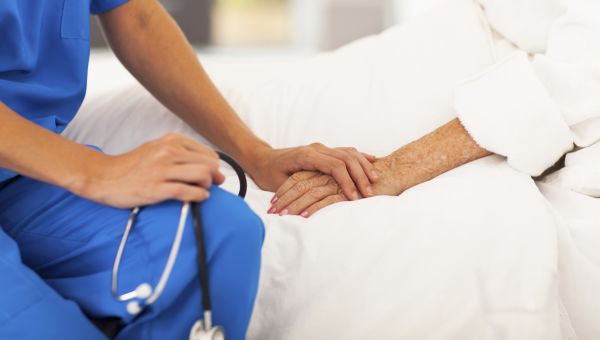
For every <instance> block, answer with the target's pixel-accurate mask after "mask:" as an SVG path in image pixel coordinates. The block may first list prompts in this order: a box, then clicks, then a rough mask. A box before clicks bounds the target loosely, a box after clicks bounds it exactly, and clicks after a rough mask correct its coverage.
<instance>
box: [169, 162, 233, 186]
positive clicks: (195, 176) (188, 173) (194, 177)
mask: <svg viewBox="0 0 600 340" xmlns="http://www.w3.org/2000/svg"><path fill="white" fill-rule="evenodd" d="M164 175H165V179H166V180H168V181H171V182H182V183H191V184H196V185H199V186H201V187H203V188H206V189H209V188H210V187H211V185H212V184H213V183H215V184H222V183H223V181H224V180H225V176H224V175H223V174H222V173H221V172H220V171H219V170H218V169H216V168H211V167H209V166H206V165H202V164H183V165H176V166H173V167H171V168H169V169H168V170H166V171H165V174H164Z"/></svg>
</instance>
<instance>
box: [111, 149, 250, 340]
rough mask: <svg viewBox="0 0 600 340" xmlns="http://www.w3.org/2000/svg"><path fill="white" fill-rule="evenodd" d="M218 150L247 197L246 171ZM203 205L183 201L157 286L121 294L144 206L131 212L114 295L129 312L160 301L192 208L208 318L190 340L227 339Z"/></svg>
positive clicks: (115, 268) (115, 266)
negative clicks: (215, 316)
mask: <svg viewBox="0 0 600 340" xmlns="http://www.w3.org/2000/svg"><path fill="white" fill-rule="evenodd" d="M217 153H218V154H219V157H220V158H221V160H223V161H225V162H226V163H228V164H229V165H230V166H231V167H232V168H233V169H234V170H235V173H236V174H237V176H238V178H239V181H240V191H239V193H238V195H239V196H240V197H242V198H244V197H245V196H246V190H247V187H248V184H247V182H246V175H245V174H244V170H243V169H242V168H241V167H240V166H239V165H238V164H237V163H236V162H235V161H234V160H233V159H232V158H231V157H229V156H227V155H225V154H223V153H221V152H217ZM199 205H200V204H199V203H190V202H184V203H183V204H182V206H181V214H180V216H179V223H178V225H177V230H176V232H175V239H174V240H173V244H172V245H171V250H170V251H169V257H168V258H167V263H166V264H165V267H164V269H163V272H162V274H161V276H160V279H159V280H158V284H157V285H156V287H154V288H152V286H151V285H150V284H149V283H146V282H144V283H141V284H140V285H138V286H137V288H136V289H135V290H133V291H130V292H127V293H124V294H119V293H118V277H119V267H120V264H121V259H122V257H123V252H124V250H125V244H126V243H127V239H128V238H129V234H130V233H131V230H132V229H133V226H134V225H135V221H136V220H137V217H138V215H139V213H140V211H141V208H139V207H137V208H135V209H133V210H132V211H131V215H130V216H129V219H128V221H127V225H126V226H125V231H124V232H123V237H122V238H121V243H120V244H119V249H118V250H117V256H116V257H115V262H114V264H113V269H112V295H113V296H114V297H115V299H117V301H121V302H128V303H127V312H128V313H129V314H131V315H138V314H139V313H141V312H142V311H143V310H144V308H145V307H148V306H150V305H151V304H153V303H154V302H156V300H157V299H158V298H159V297H160V295H161V294H162V293H163V291H164V289H165V287H166V285H167V282H168V281H169V277H170V276H171V271H172V270H173V266H174V265H175V260H176V259H177V255H178V254H179V249H180V247H181V240H182V238H183V231H184V229H185V222H186V221H187V218H188V216H189V213H190V210H192V218H193V221H194V231H195V235H196V246H197V250H198V251H197V252H198V275H199V278H200V289H201V291H202V312H203V316H204V319H203V320H198V321H196V322H195V323H194V325H193V327H192V329H191V331H190V340H224V339H225V330H224V329H223V328H222V327H219V326H213V324H212V306H211V299H210V286H209V273H208V266H207V264H206V248H205V243H204V229H203V226H202V216H201V214H200V208H199Z"/></svg>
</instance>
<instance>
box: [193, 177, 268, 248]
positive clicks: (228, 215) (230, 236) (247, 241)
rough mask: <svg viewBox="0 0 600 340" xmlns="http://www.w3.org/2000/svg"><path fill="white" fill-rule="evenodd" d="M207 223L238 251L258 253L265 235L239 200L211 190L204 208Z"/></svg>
mask: <svg viewBox="0 0 600 340" xmlns="http://www.w3.org/2000/svg"><path fill="white" fill-rule="evenodd" d="M204 209H205V211H206V214H207V217H208V223H214V224H215V227H216V228H218V229H219V233H222V235H223V237H224V239H225V241H226V242H227V243H231V244H235V246H236V247H239V248H238V250H246V251H249V252H260V249H261V248H262V243H263V239H264V235H265V230H264V225H263V222H262V221H261V219H260V218H259V217H258V216H257V215H256V214H255V213H254V212H253V211H252V209H250V207H249V206H248V205H247V204H246V202H244V200H242V199H241V198H239V197H237V196H235V195H233V194H230V193H228V192H226V191H224V190H222V189H219V188H213V189H212V190H211V198H210V199H209V200H208V201H207V202H206V204H205V207H204Z"/></svg>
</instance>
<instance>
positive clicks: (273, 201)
mask: <svg viewBox="0 0 600 340" xmlns="http://www.w3.org/2000/svg"><path fill="white" fill-rule="evenodd" d="M278 199H279V197H277V196H273V198H271V204H275V202H277V200H278Z"/></svg>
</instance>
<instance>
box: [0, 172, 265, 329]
mask: <svg viewBox="0 0 600 340" xmlns="http://www.w3.org/2000/svg"><path fill="white" fill-rule="evenodd" d="M180 210H181V203H180V202H175V201H169V202H165V203H162V204H158V205H154V206H151V207H146V208H144V209H142V211H141V213H140V215H139V217H138V220H137V222H136V225H135V227H134V229H133V231H132V233H131V235H130V238H129V241H128V243H127V245H126V247H125V253H124V256H123V259H122V262H121V269H120V272H119V292H120V293H121V294H122V293H125V292H129V291H131V290H134V289H135V288H136V287H137V286H138V285H139V284H140V283H144V282H148V283H150V284H151V285H152V286H153V287H155V286H156V284H157V282H158V279H159V277H160V275H161V274H162V270H163V268H164V265H165V263H166V260H167V256H168V253H169V251H170V249H171V244H172V242H173V239H174V236H175V230H176V228H177V223H178V220H179V215H180ZM201 212H202V217H203V221H204V228H205V243H206V252H207V259H208V266H209V272H210V275H211V277H210V285H211V287H210V288H211V289H212V290H211V298H212V303H213V319H214V323H215V324H217V325H220V326H223V327H224V328H225V331H226V333H227V337H228V339H231V340H238V339H244V338H245V333H246V329H247V326H248V322H249V320H250V316H251V314H252V308H253V305H254V299H255V296H256V291H257V287H258V277H259V269H260V251H261V246H262V241H263V238H264V229H263V224H262V222H261V220H260V219H259V218H258V217H257V216H256V215H255V214H254V213H253V212H252V211H251V210H250V209H249V208H248V206H247V205H246V204H245V203H244V201H243V200H242V199H240V198H238V197H236V196H234V195H232V194H229V193H227V192H225V191H223V190H221V189H219V188H212V189H211V198H210V199H209V200H208V201H206V202H204V203H203V204H202V205H201ZM129 214H130V211H129V210H124V209H115V208H110V207H107V206H103V205H100V204H97V203H94V202H91V201H88V200H86V199H82V198H80V197H77V196H74V195H73V194H71V193H69V192H67V191H65V190H62V189H60V188H57V187H55V186H51V185H47V184H44V183H41V182H38V181H35V180H32V179H29V178H25V177H17V178H15V179H13V180H11V181H10V182H9V183H8V184H5V185H4V186H3V188H2V189H0V226H2V230H3V231H2V230H0V339H22V340H26V339H101V338H103V335H102V334H101V333H100V332H99V331H98V330H97V329H96V328H95V327H94V326H93V325H92V324H91V323H90V322H89V321H88V318H95V319H103V318H112V317H114V318H118V319H120V320H121V322H122V324H123V328H122V330H121V331H120V332H119V334H118V336H117V339H187V338H188V335H189V331H190V329H191V327H192V325H193V324H194V322H195V321H196V320H198V319H201V317H202V316H201V301H202V296H201V293H200V282H199V279H198V268H197V262H196V255H197V252H196V243H195V236H194V229H193V226H192V221H191V216H190V217H189V219H188V223H187V225H186V229H185V232H184V236H183V241H182V245H181V250H180V253H179V256H178V257H177V261H176V263H175V266H174V268H173V272H172V274H171V278H170V280H169V282H168V284H167V286H166V289H165V291H164V292H163V294H162V295H161V297H160V298H159V299H158V300H157V301H156V302H155V303H154V304H152V305H151V306H148V307H147V308H146V309H145V310H144V311H143V312H142V313H141V314H140V315H138V316H131V315H129V314H128V313H127V311H126V305H127V303H126V302H117V301H116V300H115V299H114V298H113V296H112V295H111V270H112V266H113V261H114V259H115V255H116V252H117V248H118V244H119V242H120V239H121V236H122V234H123V230H124V228H125V225H126V223H127V219H128V218H129ZM190 215H191V214H190ZM19 252H20V254H19Z"/></svg>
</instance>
